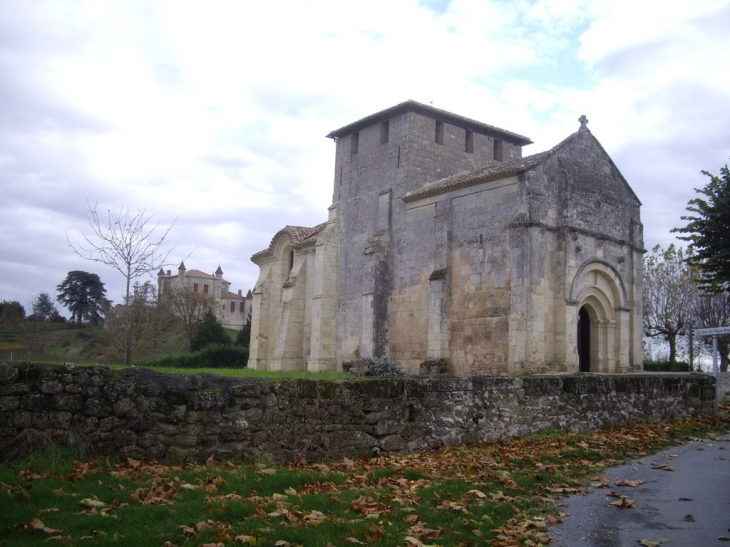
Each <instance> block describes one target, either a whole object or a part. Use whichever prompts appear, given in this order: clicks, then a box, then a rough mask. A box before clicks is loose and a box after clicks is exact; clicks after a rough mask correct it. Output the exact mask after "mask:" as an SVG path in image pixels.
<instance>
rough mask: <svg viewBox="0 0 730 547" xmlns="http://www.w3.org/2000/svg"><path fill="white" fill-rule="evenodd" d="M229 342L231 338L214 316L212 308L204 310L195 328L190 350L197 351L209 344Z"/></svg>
mask: <svg viewBox="0 0 730 547" xmlns="http://www.w3.org/2000/svg"><path fill="white" fill-rule="evenodd" d="M230 343H231V338H230V337H229V336H228V334H227V333H226V331H225V329H224V328H223V325H221V323H220V321H218V319H217V318H216V316H215V314H214V313H213V310H212V308H208V309H207V310H205V313H204V314H203V319H202V321H200V323H199V324H198V326H197V328H196V329H195V334H194V335H193V341H192V343H191V345H190V351H198V350H200V349H203V348H204V347H206V346H209V345H210V344H222V345H228V344H230Z"/></svg>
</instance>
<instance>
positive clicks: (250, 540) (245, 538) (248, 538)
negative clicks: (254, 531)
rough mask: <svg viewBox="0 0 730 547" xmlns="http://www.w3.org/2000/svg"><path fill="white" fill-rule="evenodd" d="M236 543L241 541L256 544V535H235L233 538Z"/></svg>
mask: <svg viewBox="0 0 730 547" xmlns="http://www.w3.org/2000/svg"><path fill="white" fill-rule="evenodd" d="M233 541H235V542H236V543H238V542H239V541H240V542H241V543H248V544H249V545H256V537H255V536H236V537H235V538H234V540H233Z"/></svg>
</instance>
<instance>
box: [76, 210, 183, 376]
mask: <svg viewBox="0 0 730 547" xmlns="http://www.w3.org/2000/svg"><path fill="white" fill-rule="evenodd" d="M87 205H88V209H87V212H86V218H87V219H88V220H89V225H90V226H91V229H92V231H93V236H92V237H88V236H86V234H83V236H84V241H85V242H86V243H85V244H84V245H82V246H79V247H78V248H77V247H75V246H74V245H73V244H72V243H71V241H70V240H69V239H68V236H66V239H67V240H68V244H69V246H70V247H71V248H72V249H73V251H74V252H75V253H76V254H77V255H79V256H80V257H81V258H84V259H86V260H91V261H92V262H101V263H102V264H105V265H107V266H110V267H112V268H114V269H115V270H117V271H118V272H119V273H121V274H122V275H123V276H124V279H125V281H126V285H127V286H126V292H125V295H124V303H125V304H129V303H130V302H131V300H130V288H131V282H132V280H133V279H136V278H138V277H141V276H143V275H148V274H150V273H152V272H154V271H156V270H157V269H159V268H161V267H163V266H166V265H167V263H166V260H167V256H168V255H169V254H170V251H172V249H170V250H168V251H167V252H164V251H163V250H162V245H163V243H164V242H165V238H166V237H167V235H168V234H169V233H170V230H171V229H172V227H173V226H174V225H175V221H173V222H172V224H171V225H170V226H169V227H167V229H165V230H164V232H163V233H162V235H161V236H160V237H157V236H156V235H155V231H156V230H157V228H158V227H159V224H155V225H154V226H150V223H151V221H152V219H153V218H154V216H155V215H150V216H147V215H146V209H141V210H138V211H137V212H136V213H134V212H132V211H131V210H130V209H127V208H125V207H120V209H119V211H111V210H109V211H107V215H106V219H103V218H102V217H100V215H99V213H98V211H97V205H98V204H97V203H94V205H93V206H92V205H91V204H90V203H88V202H87ZM124 333H125V336H124V340H125V359H124V362H125V363H126V364H127V365H131V364H132V342H133V336H132V326H131V317H130V315H129V314H125V322H124Z"/></svg>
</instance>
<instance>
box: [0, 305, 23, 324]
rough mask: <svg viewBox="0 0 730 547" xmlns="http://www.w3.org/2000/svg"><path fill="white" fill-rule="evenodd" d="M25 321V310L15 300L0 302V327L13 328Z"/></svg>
mask: <svg viewBox="0 0 730 547" xmlns="http://www.w3.org/2000/svg"><path fill="white" fill-rule="evenodd" d="M23 319H25V308H24V307H23V305H22V304H21V303H20V302H18V301H17V300H12V301H7V300H3V301H2V302H0V325H9V326H15V325H18V324H19V323H22V322H23Z"/></svg>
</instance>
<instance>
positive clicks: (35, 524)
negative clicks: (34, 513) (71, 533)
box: [22, 519, 63, 534]
mask: <svg viewBox="0 0 730 547" xmlns="http://www.w3.org/2000/svg"><path fill="white" fill-rule="evenodd" d="M22 526H23V528H26V529H29V530H31V529H32V530H40V531H41V532H45V533H46V534H57V533H61V532H63V530H54V529H53V528H48V527H47V526H46V525H45V524H43V522H42V521H40V520H38V519H33V520H31V521H30V522H29V523H28V524H23V525H22Z"/></svg>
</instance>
